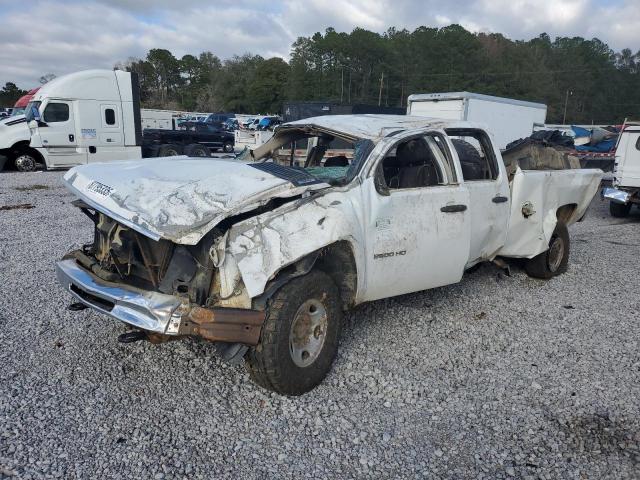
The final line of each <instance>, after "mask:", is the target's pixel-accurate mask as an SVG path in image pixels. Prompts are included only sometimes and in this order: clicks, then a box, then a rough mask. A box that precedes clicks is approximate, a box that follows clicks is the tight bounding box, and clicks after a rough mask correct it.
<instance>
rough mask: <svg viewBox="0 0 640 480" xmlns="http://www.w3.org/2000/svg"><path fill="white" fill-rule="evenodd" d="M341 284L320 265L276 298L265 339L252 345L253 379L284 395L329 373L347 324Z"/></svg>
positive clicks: (249, 354)
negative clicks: (340, 291) (342, 328)
mask: <svg viewBox="0 0 640 480" xmlns="http://www.w3.org/2000/svg"><path fill="white" fill-rule="evenodd" d="M340 305H341V304H340V295H339V292H338V287H337V286H336V284H335V283H334V282H333V280H332V279H331V277H329V276H328V275H327V274H326V273H324V272H321V271H319V270H314V271H311V272H310V273H308V274H307V275H304V276H302V277H298V278H294V279H293V280H291V281H290V282H289V283H287V284H286V285H285V286H283V287H282V288H281V289H280V290H278V291H277V292H276V294H275V295H274V296H273V298H272V299H271V302H270V305H269V310H268V314H267V319H266V320H265V323H264V325H263V327H262V333H261V336H260V343H259V344H258V345H257V346H256V347H254V348H252V349H251V350H249V352H247V356H246V367H247V370H248V372H249V375H250V377H251V379H252V380H253V381H254V382H255V383H257V384H258V385H260V386H261V387H264V388H266V389H268V390H272V391H274V392H276V393H280V394H282V395H302V394H303V393H306V392H308V391H309V390H311V389H313V388H314V387H316V386H317V385H319V384H320V383H321V382H322V380H324V378H325V377H326V376H327V374H328V373H329V371H330V370H331V365H332V364H333V360H334V358H335V356H336V352H337V350H338V341H339V338H340V330H341V326H342V310H341V307H340Z"/></svg>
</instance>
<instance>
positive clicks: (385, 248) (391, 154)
mask: <svg viewBox="0 0 640 480" xmlns="http://www.w3.org/2000/svg"><path fill="white" fill-rule="evenodd" d="M411 142H412V143H413V145H414V146H415V148H409V144H410V143H411ZM372 172H373V173H372V174H371V175H370V177H369V178H368V179H367V180H366V181H365V182H364V184H363V189H364V191H365V195H367V196H368V199H367V203H368V204H369V208H368V209H366V210H367V211H368V218H367V223H366V228H367V239H366V242H367V244H366V252H367V260H366V264H367V271H366V277H367V281H366V287H365V296H366V300H375V299H379V298H385V297H391V296H394V295H401V294H404V293H409V292H415V291H419V290H426V289H429V288H434V287H439V286H442V285H448V284H451V283H456V282H458V281H459V280H460V279H461V277H462V275H463V273H464V268H465V264H466V263H467V261H468V256H469V245H470V218H469V208H468V206H469V193H468V191H467V189H466V188H465V186H464V185H463V184H461V183H458V173H457V172H456V167H455V164H454V162H453V160H452V156H451V153H450V149H449V144H448V142H447V140H446V138H445V136H444V135H443V134H441V133H440V132H428V133H424V134H420V135H418V136H415V135H414V136H411V137H408V138H407V137H405V138H402V139H399V140H398V141H397V142H396V143H395V144H393V145H392V146H391V147H390V148H389V149H388V151H387V152H386V154H385V155H384V157H383V158H380V159H378V164H377V165H376V166H375V167H374V169H373V171H372Z"/></svg>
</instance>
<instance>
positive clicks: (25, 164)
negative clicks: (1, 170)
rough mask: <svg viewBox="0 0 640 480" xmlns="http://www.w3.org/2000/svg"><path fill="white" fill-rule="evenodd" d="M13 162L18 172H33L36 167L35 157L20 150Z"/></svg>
mask: <svg viewBox="0 0 640 480" xmlns="http://www.w3.org/2000/svg"><path fill="white" fill-rule="evenodd" d="M13 163H14V165H15V166H16V170H18V171H19V172H35V171H36V168H37V167H38V161H37V160H36V157H35V156H34V155H33V154H31V153H28V152H20V153H19V154H18V155H17V156H16V158H15V159H14V161H13Z"/></svg>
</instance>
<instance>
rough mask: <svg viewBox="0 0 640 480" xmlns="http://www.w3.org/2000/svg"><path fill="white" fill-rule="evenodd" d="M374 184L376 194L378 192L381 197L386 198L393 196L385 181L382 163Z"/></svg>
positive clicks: (374, 178) (378, 168) (377, 170)
mask: <svg viewBox="0 0 640 480" xmlns="http://www.w3.org/2000/svg"><path fill="white" fill-rule="evenodd" d="M373 184H374V185H375V186H376V192H378V193H379V194H380V195H382V196H385V197H388V196H389V195H391V192H389V187H388V186H387V181H386V180H385V179H384V171H383V170H382V163H380V164H379V165H378V167H377V168H376V173H375V175H374V177H373Z"/></svg>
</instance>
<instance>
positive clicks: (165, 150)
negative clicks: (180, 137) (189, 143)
mask: <svg viewBox="0 0 640 480" xmlns="http://www.w3.org/2000/svg"><path fill="white" fill-rule="evenodd" d="M180 154H181V150H180V147H178V146H177V145H174V144H172V143H166V144H164V145H162V146H160V150H158V156H159V157H177V156H178V155H180Z"/></svg>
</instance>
